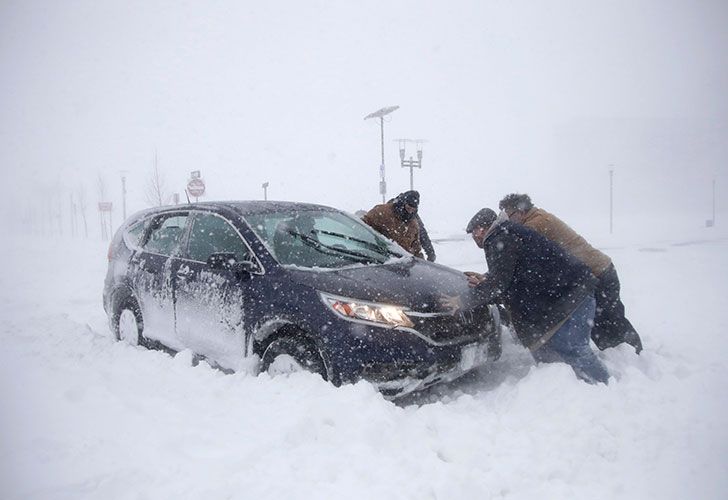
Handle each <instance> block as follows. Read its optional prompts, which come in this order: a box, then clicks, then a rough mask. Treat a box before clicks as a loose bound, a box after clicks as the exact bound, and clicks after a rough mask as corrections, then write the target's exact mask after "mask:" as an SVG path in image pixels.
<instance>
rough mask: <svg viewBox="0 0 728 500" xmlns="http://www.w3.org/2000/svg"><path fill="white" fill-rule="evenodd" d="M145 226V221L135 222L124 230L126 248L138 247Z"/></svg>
mask: <svg viewBox="0 0 728 500" xmlns="http://www.w3.org/2000/svg"><path fill="white" fill-rule="evenodd" d="M145 228H146V224H145V221H140V222H137V223H136V224H134V225H132V226H130V227H129V228H128V229H127V230H126V231H125V232H124V242H125V243H126V246H127V247H128V248H138V247H139V244H140V243H141V239H142V236H144V229H145Z"/></svg>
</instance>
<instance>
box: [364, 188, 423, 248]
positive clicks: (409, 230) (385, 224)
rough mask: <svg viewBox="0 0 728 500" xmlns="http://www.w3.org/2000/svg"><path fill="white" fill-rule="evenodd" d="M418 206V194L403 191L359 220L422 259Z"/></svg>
mask: <svg viewBox="0 0 728 500" xmlns="http://www.w3.org/2000/svg"><path fill="white" fill-rule="evenodd" d="M419 204H420V193H418V192H417V191H405V192H404V193H402V194H400V195H399V196H397V197H396V198H395V199H394V200H392V201H390V202H388V203H382V204H381V205H376V206H375V207H374V208H372V209H371V210H369V212H367V213H366V215H364V216H363V217H362V218H361V220H362V221H364V222H365V223H367V224H368V225H369V226H371V228H372V229H374V230H375V231H377V232H379V233H381V234H383V235H384V236H386V237H387V238H389V239H390V240H393V241H396V242H397V243H398V244H399V246H401V247H402V248H404V249H405V250H407V251H408V252H409V253H411V254H413V255H415V256H417V257H423V255H422V246H421V245H420V226H419V224H418V222H417V207H418V206H419Z"/></svg>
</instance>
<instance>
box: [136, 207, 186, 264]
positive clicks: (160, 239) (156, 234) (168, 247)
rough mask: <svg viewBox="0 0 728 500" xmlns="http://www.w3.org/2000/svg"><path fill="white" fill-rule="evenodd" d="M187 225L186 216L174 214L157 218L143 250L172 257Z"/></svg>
mask: <svg viewBox="0 0 728 500" xmlns="http://www.w3.org/2000/svg"><path fill="white" fill-rule="evenodd" d="M186 224H187V214H182V215H180V214H175V215H170V216H167V217H163V218H157V219H155V220H154V222H153V223H152V231H151V232H150V233H149V238H148V239H147V242H146V243H145V244H144V250H145V251H147V252H151V253H158V254H162V255H172V254H173V253H174V252H175V250H176V249H177V248H178V247H179V243H180V241H181V240H182V236H183V235H184V229H185V225H186Z"/></svg>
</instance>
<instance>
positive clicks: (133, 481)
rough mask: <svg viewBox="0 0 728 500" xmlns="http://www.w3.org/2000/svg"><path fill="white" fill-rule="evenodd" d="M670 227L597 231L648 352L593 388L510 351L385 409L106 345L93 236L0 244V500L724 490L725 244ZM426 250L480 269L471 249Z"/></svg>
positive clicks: (310, 387) (377, 400) (625, 354)
mask: <svg viewBox="0 0 728 500" xmlns="http://www.w3.org/2000/svg"><path fill="white" fill-rule="evenodd" d="M645 227H647V226H645ZM663 228H664V225H663ZM670 234H671V235H672V236H671V237H668V238H665V237H663V236H659V237H657V236H654V237H652V236H649V235H646V234H644V232H643V231H639V232H635V234H633V235H629V236H624V237H622V238H621V239H619V238H616V237H615V238H614V239H610V240H609V241H608V242H607V241H606V240H604V241H599V240H598V239H597V244H599V245H600V246H602V247H603V248H606V249H607V251H608V253H609V254H610V255H611V256H612V258H613V259H614V261H615V263H616V265H617V269H618V271H619V274H620V277H621V280H622V286H623V298H624V301H625V303H626V305H627V311H628V316H629V317H630V319H631V320H632V322H633V323H634V324H635V326H636V327H637V328H638V329H639V331H640V333H641V335H642V338H643V341H644V343H645V351H644V353H643V354H642V355H641V356H637V355H635V354H634V352H633V351H632V350H631V348H628V347H625V346H622V347H620V348H617V349H612V350H609V351H607V352H603V353H600V356H601V357H602V359H603V360H604V362H605V363H606V364H607V366H608V368H609V369H610V371H611V373H612V374H613V376H614V379H613V380H612V383H611V384H610V385H609V386H590V385H587V384H584V383H582V382H579V381H578V380H577V379H576V378H575V376H574V374H573V373H572V371H571V369H570V368H569V367H568V366H565V365H542V366H535V365H534V364H533V362H532V361H531V358H530V356H529V355H528V354H527V353H526V352H525V351H524V350H523V349H522V348H521V347H519V346H517V345H515V344H513V343H512V342H508V343H507V345H506V347H505V351H504V355H503V357H502V359H501V360H499V361H498V362H497V363H495V364H494V365H493V366H492V367H490V369H488V370H483V371H482V372H479V373H476V374H474V375H472V376H469V377H467V378H466V379H465V380H463V381H460V382H458V383H455V384H452V385H450V386H448V387H439V388H436V389H433V390H431V391H429V392H427V393H425V394H422V395H418V396H416V397H411V398H410V399H408V400H406V401H402V402H399V403H398V404H394V403H391V402H388V401H386V400H384V399H383V398H382V397H381V396H380V395H379V394H378V393H377V392H376V391H374V389H373V388H372V387H371V386H370V385H368V384H366V383H359V384H356V385H353V386H344V387H341V388H335V387H333V386H331V385H329V384H327V383H324V382H323V381H321V380H320V379H318V378H316V377H314V376H310V375H307V374H295V375H291V376H280V377H275V378H271V377H269V376H268V375H266V374H263V375H260V376H254V375H252V374H249V373H237V374H234V375H225V374H223V373H221V372H219V371H216V370H214V369H211V368H209V367H208V366H206V365H205V364H204V363H202V364H199V365H198V366H192V363H191V356H190V355H189V353H180V354H178V355H177V356H175V357H170V356H169V355H167V354H165V353H162V352H157V351H147V350H144V349H141V348H134V347H130V346H128V345H125V344H121V343H117V342H115V341H113V340H112V338H111V337H110V334H109V332H108V329H107V325H106V317H105V315H104V312H103V310H102V307H101V289H102V282H103V276H104V273H105V268H106V246H105V245H104V244H102V243H100V242H99V243H97V242H91V241H80V240H75V241H71V240H62V239H57V240H49V239H41V238H31V237H11V238H6V239H4V243H3V245H2V251H0V259H1V261H2V262H3V269H2V271H1V272H0V285H1V286H0V320H2V321H0V388H1V391H2V401H3V405H2V411H1V412H0V454H1V455H0V498H3V499H24V500H26V499H86V498H89V499H90V498H93V499H121V498H135V499H165V498H175V499H199V498H206V499H218V498H228V499H232V498H256V499H261V498H270V499H278V498H362V499H369V498H407V499H425V498H433V499H435V498H436V499H471V498H472V499H482V498H509V499H533V498H538V499H547V498H559V499H562V498H589V499H601V498H604V499H612V498H635V499H646V498H656V499H665V498H670V499H673V498H674V499H682V498H696V499H697V498H699V499H712V498H715V499H718V498H721V499H722V498H726V495H728V474H726V471H727V470H728V426H726V422H727V421H728V411H726V410H727V409H728V389H726V387H727V386H726V379H728V362H727V361H726V359H725V354H724V352H723V351H724V350H725V348H724V346H725V339H726V335H728V307H727V306H728V301H727V300H726V298H727V297H728V284H726V281H727V280H726V278H728V257H727V256H728V234H726V232H725V231H723V232H721V231H720V230H719V228H713V229H710V230H709V229H696V230H695V231H694V232H692V233H679V232H678V231H674V230H673V231H671V232H670ZM437 250H438V255H439V257H440V259H439V260H440V261H442V262H443V263H446V264H450V265H453V266H454V267H457V268H460V269H463V270H466V269H473V270H483V269H484V259H483V256H482V253H481V252H480V251H479V250H477V248H475V246H474V245H473V244H472V242H470V241H467V240H463V241H455V242H446V243H440V244H438V246H437Z"/></svg>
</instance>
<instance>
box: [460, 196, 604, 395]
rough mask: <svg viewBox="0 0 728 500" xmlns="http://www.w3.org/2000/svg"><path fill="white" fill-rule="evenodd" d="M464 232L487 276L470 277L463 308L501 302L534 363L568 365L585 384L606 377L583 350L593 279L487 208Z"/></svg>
mask: <svg viewBox="0 0 728 500" xmlns="http://www.w3.org/2000/svg"><path fill="white" fill-rule="evenodd" d="M467 232H468V233H470V234H471V235H472V237H473V240H474V241H475V243H476V244H477V245H478V247H480V248H482V249H483V250H484V251H485V258H486V260H487V262H488V272H487V273H486V274H484V275H475V274H474V273H471V275H470V276H469V279H468V281H469V282H470V284H471V287H472V289H471V293H470V295H469V296H464V297H461V298H460V300H461V303H462V304H463V305H464V307H465V308H468V309H470V308H473V307H477V306H479V305H482V304H494V303H503V304H505V306H506V307H507V308H508V309H509V311H510V313H511V317H512V320H513V326H514V328H515V330H516V334H517V336H518V338H519V340H520V341H521V342H522V343H523V345H524V346H526V347H527V348H528V349H529V350H530V351H531V353H532V355H533V357H534V358H535V359H536V360H537V361H542V362H556V361H563V362H565V363H568V364H569V365H570V366H571V367H572V368H573V369H574V372H575V373H576V375H577V376H578V377H579V378H581V379H582V380H585V381H587V382H590V383H595V382H602V383H605V384H606V383H607V381H608V379H609V373H608V372H607V369H606V368H605V367H604V365H603V364H602V362H601V361H600V360H599V358H598V357H597V356H596V355H595V354H594V352H593V351H592V349H591V347H590V345H589V333H590V330H591V326H590V323H591V322H592V320H593V318H594V309H595V303H594V296H593V291H594V286H595V284H596V278H595V277H594V275H593V274H592V273H591V271H590V270H589V268H588V267H586V266H585V265H584V264H582V263H581V262H579V261H578V260H577V259H575V258H574V257H573V256H571V255H570V254H569V253H567V252H565V251H564V250H563V249H562V248H561V247H559V246H558V245H557V244H555V243H554V242H552V241H550V240H548V239H547V238H545V237H543V236H541V235H540V234H538V233H536V232H535V231H532V230H530V229H528V228H526V227H524V226H522V225H520V224H515V223H513V222H510V221H508V220H507V217H506V216H505V214H503V215H502V217H497V216H496V214H495V212H494V211H493V210H491V209H489V208H484V209H482V210H480V211H479V212H478V213H477V214H475V216H474V217H473V218H472V219H471V220H470V223H469V224H468V227H467Z"/></svg>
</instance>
